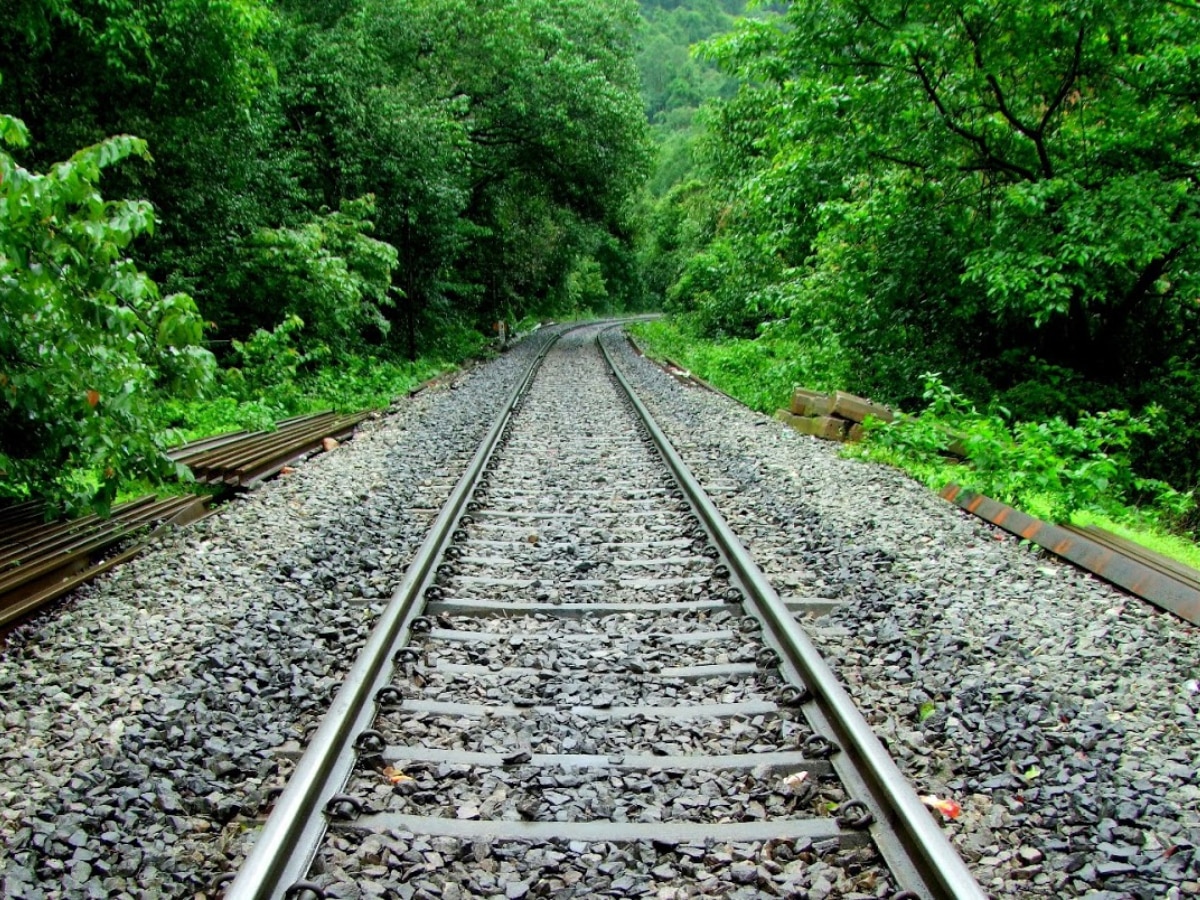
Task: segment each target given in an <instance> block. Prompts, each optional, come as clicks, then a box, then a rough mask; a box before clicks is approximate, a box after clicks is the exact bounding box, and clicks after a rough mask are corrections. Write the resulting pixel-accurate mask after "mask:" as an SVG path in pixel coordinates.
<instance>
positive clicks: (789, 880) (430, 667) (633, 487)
mask: <svg viewBox="0 0 1200 900" xmlns="http://www.w3.org/2000/svg"><path fill="white" fill-rule="evenodd" d="M596 330H597V329H596V328H591V329H589V331H590V332H591V333H590V334H588V333H582V334H581V333H580V332H574V333H571V334H568V335H567V336H566V337H564V338H562V339H561V340H560V341H559V343H558V344H557V345H554V346H552V347H547V348H546V350H544V351H543V356H544V364H543V365H542V367H541V370H540V371H538V370H537V363H535V365H534V367H533V368H531V370H530V372H529V374H528V375H527V377H526V379H525V381H524V383H523V384H522V385H521V386H520V387H519V388H518V389H517V390H516V391H515V392H514V394H513V395H512V396H510V397H509V398H508V399H507V400H506V401H504V403H503V405H502V411H501V413H500V415H499V418H498V419H497V420H496V422H495V423H494V424H493V425H492V428H491V430H490V431H489V434H488V436H487V437H486V438H485V440H484V442H483V443H482V444H481V446H480V448H479V450H478V451H477V453H476V455H475V457H474V459H473V460H472V462H471V464H470V465H469V466H468V469H467V471H466V473H465V474H464V476H463V478H462V480H461V481H460V483H459V484H458V486H457V487H456V488H455V490H454V492H453V493H452V495H451V497H450V499H449V501H448V502H447V504H446V506H445V507H444V508H443V509H442V511H441V513H440V514H439V516H438V518H437V520H436V521H435V523H434V525H433V527H432V529H431V530H430V532H429V535H428V537H427V539H426V541H425V543H424V544H423V545H422V547H421V549H420V550H419V551H418V552H417V554H416V556H415V557H414V559H413V561H412V563H411V565H410V566H409V568H408V570H407V571H406V572H405V573H404V575H403V578H402V580H401V582H400V585H399V587H398V588H397V590H396V593H395V595H394V596H393V599H392V601H391V602H390V603H389V605H388V607H387V608H386V610H385V611H384V612H383V613H382V615H381V616H380V619H379V622H378V624H377V626H376V630H375V631H374V633H373V634H372V636H371V637H370V638H369V639H368V641H367V644H366V646H365V647H364V649H363V651H362V654H361V655H360V656H359V658H358V659H357V660H356V662H355V663H354V665H353V666H352V668H351V670H350V672H349V674H348V676H347V678H346V681H345V682H344V684H343V686H342V687H341V689H340V691H339V692H338V694H337V695H336V697H335V698H334V699H333V701H332V704H331V707H330V710H329V713H328V715H327V716H326V718H325V719H324V720H323V721H322V723H321V724H320V726H319V727H318V728H317V730H316V732H315V733H314V734H313V735H312V737H311V740H310V741H309V745H308V747H307V749H306V750H305V751H304V753H303V755H302V756H300V757H299V759H298V761H297V762H296V763H295V769H294V771H293V772H292V775H291V778H290V780H289V782H288V784H287V785H286V787H284V788H283V790H282V792H281V793H280V794H279V796H278V798H277V799H276V800H275V801H274V807H273V809H272V811H271V814H270V817H269V819H268V820H267V823H266V825H265V826H264V828H263V830H262V831H261V833H260V834H259V835H258V836H257V839H256V841H255V843H254V846H253V848H252V850H251V852H250V854H249V856H248V857H247V859H246V861H245V863H244V865H243V867H242V868H241V870H240V872H239V873H237V875H236V876H230V877H228V878H224V879H221V880H222V881H223V882H225V896H226V897H227V898H230V900H232V898H237V900H246V898H278V897H295V898H314V900H315V898H321V897H351V896H367V895H370V896H401V897H406V896H441V897H449V896H457V897H473V896H504V897H509V898H514V900H519V898H522V897H526V896H530V897H533V896H557V897H560V898H566V897H591V896H647V895H650V896H660V897H661V896H678V897H683V896H694V895H697V894H699V893H704V894H707V895H713V896H726V897H740V896H745V897H751V896H765V895H770V896H783V897H788V896H791V897H801V896H807V892H808V891H810V890H817V891H819V890H824V891H825V892H826V894H828V893H830V891H835V892H837V893H838V894H839V895H842V896H846V895H854V894H860V895H863V896H875V897H893V898H901V897H956V898H968V897H969V898H974V900H979V898H982V897H983V893H982V891H981V890H980V889H979V887H978V885H977V884H976V883H975V882H974V880H973V879H972V878H971V876H970V874H969V873H968V872H967V870H966V868H965V866H964V865H963V863H962V861H961V860H960V859H959V858H958V856H957V855H956V854H955V853H954V852H953V850H952V849H951V848H950V845H949V843H948V842H947V841H946V839H945V837H944V836H943V835H942V833H941V831H940V829H939V828H938V826H937V824H936V823H935V822H934V821H933V819H932V818H931V817H930V814H929V811H928V810H926V809H925V808H924V807H923V806H922V805H921V802H920V801H919V800H918V799H917V797H916V795H915V793H914V792H913V790H912V788H911V787H910V786H909V785H908V783H907V782H906V781H905V780H904V779H903V777H902V776H901V775H900V773H899V771H898V770H897V769H896V767H895V765H894V763H892V762H891V760H890V759H889V758H888V757H887V755H886V753H885V752H884V750H883V748H882V746H881V745H880V743H879V741H878V740H877V739H875V738H874V736H873V735H872V734H871V732H870V729H869V727H868V726H867V724H866V722H865V721H864V720H863V719H862V716H861V715H859V714H858V713H857V712H855V711H854V710H853V707H852V706H851V705H850V702H849V699H848V697H847V696H846V694H845V692H844V691H843V690H842V689H841V688H840V687H839V686H838V685H837V683H836V679H835V678H834V677H833V675H832V673H831V672H830V671H829V669H828V667H827V666H825V664H824V663H823V662H822V661H821V660H820V658H819V657H818V656H817V654H816V651H815V650H814V649H813V647H812V645H811V643H809V642H807V640H806V638H805V637H804V636H803V634H802V633H801V632H800V631H799V626H798V625H797V624H796V622H795V619H794V616H793V614H792V612H791V611H790V610H788V609H787V607H786V606H785V605H784V604H783V603H782V602H781V601H780V599H779V597H778V596H777V595H776V594H775V593H774V591H773V590H772V589H771V587H770V585H769V584H767V583H766V580H765V578H764V577H763V575H762V573H761V572H760V571H759V570H758V569H757V567H756V566H755V565H754V563H753V562H752V561H751V560H750V558H749V556H748V554H747V553H746V551H745V550H744V548H741V545H740V544H739V543H738V542H737V540H736V538H734V537H733V536H732V532H731V531H730V529H729V527H728V525H726V524H724V521H723V519H721V517H720V515H719V514H718V513H717V512H716V509H715V507H714V506H713V505H712V503H711V502H710V501H709V500H708V499H707V497H706V496H705V495H704V492H703V491H702V490H701V489H700V487H699V485H698V484H697V483H696V481H695V479H694V478H692V477H691V475H690V473H689V471H688V470H687V468H686V466H685V465H684V464H683V463H682V461H681V460H680V459H679V457H678V455H677V454H675V453H674V451H673V449H672V448H671V447H670V445H669V443H667V442H666V440H665V438H664V437H663V436H662V432H661V431H660V430H659V429H658V428H657V426H656V425H655V424H654V423H653V421H652V420H651V419H650V418H649V416H648V414H647V412H646V410H645V408H644V407H643V406H642V405H641V403H640V401H639V400H638V399H637V398H636V397H635V396H634V395H633V393H632V390H631V389H630V387H629V385H628V383H627V382H626V381H625V380H624V378H623V377H622V376H621V375H620V373H618V372H616V371H615V370H614V369H612V368H611V367H612V362H611V360H609V359H608V357H607V356H606V355H602V352H601V350H600V348H599V346H598V344H597V342H596V341H594V340H593V338H594V337H595V334H596ZM535 373H536V377H535ZM581 398H586V402H587V416H586V418H584V419H581V418H580V415H579V410H580V400H581Z"/></svg>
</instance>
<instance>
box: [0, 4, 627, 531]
mask: <svg viewBox="0 0 1200 900" xmlns="http://www.w3.org/2000/svg"><path fill="white" fill-rule="evenodd" d="M5 12H6V15H5V28H4V29H3V30H2V31H0V112H2V113H3V114H4V115H3V118H0V141H2V143H0V179H2V180H0V502H3V501H4V500H8V501H16V500H21V499H24V498H27V497H38V498H44V499H47V500H49V501H50V503H51V509H52V510H53V509H57V508H60V507H64V506H65V507H66V508H68V509H70V510H72V511H83V510H86V509H89V508H95V509H98V510H100V511H104V509H105V508H106V507H107V506H108V505H109V503H110V502H111V500H112V499H113V497H114V496H115V494H116V492H117V490H118V489H119V486H120V485H121V484H122V483H124V482H127V481H130V480H139V479H144V480H148V481H149V482H151V483H153V482H161V481H163V480H170V479H172V478H174V477H176V476H177V475H178V473H177V472H176V470H175V467H173V466H171V465H170V464H169V463H168V462H167V461H166V460H165V458H164V457H163V456H162V454H161V452H160V451H161V449H162V448H163V447H164V446H165V445H166V444H167V443H169V442H171V441H173V440H177V439H179V438H180V437H184V436H195V435H196V434H198V433H202V432H205V431H212V430H221V429H223V428H226V427H244V426H251V427H255V426H262V425H264V424H267V423H269V422H270V421H272V420H273V419H275V418H278V417H280V416H284V415H289V414H292V413H296V412H302V411H305V410H306V409H309V408H312V407H314V406H328V405H336V406H339V407H341V408H343V409H355V408H362V407H364V406H374V405H382V404H386V402H387V401H388V400H389V399H390V398H391V397H394V396H395V395H396V394H397V393H400V392H402V391H403V390H404V389H406V388H407V387H410V386H411V385H412V384H413V383H415V382H416V381H419V380H421V379H423V378H425V377H428V376H429V375H430V374H433V373H435V372H437V371H439V370H440V369H442V368H444V367H445V366H447V365H450V364H453V363H455V362H457V361H460V360H462V359H463V358H464V357H465V356H468V355H471V354H474V353H477V352H479V351H480V350H481V348H482V347H483V345H484V342H485V338H486V336H488V335H491V334H492V333H493V332H492V328H493V326H494V324H495V323H497V322H501V321H503V322H506V323H507V324H508V325H509V326H512V325H515V324H516V323H517V322H519V321H521V320H522V319H525V318H526V317H530V316H569V315H578V314H584V313H588V312H592V311H595V312H612V311H619V310H622V309H625V308H628V307H631V306H634V305H636V304H638V303H640V302H642V299H643V297H642V294H641V292H640V289H639V276H638V271H637V262H636V256H635V253H634V250H633V240H632V239H633V234H634V227H633V219H632V209H633V199H634V197H635V195H636V191H637V190H638V188H639V187H640V185H641V184H642V183H643V182H644V180H645V177H646V175H647V173H648V171H649V167H650V161H651V145H650V143H649V141H648V138H647V134H648V129H647V123H646V119H645V115H644V110H643V105H642V100H641V95H640V91H639V81H638V73H637V69H636V67H635V63H634V56H635V47H636V43H635V42H636V32H637V27H638V23H639V18H638V10H637V7H636V5H635V4H633V3H632V2H627V0H337V2H333V3H329V2H321V3H314V2H309V0H229V2H227V0H102V2H101V0H14V2H12V3H9V4H7V6H6V9H5ZM134 136H136V137H134ZM80 148H84V149H80ZM64 160H65V162H64Z"/></svg>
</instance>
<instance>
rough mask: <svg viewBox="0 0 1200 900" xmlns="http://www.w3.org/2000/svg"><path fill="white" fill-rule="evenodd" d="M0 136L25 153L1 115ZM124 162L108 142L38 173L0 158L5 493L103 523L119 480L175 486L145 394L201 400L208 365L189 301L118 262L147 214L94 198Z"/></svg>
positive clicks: (19, 131) (127, 149)
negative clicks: (91, 515) (107, 173)
mask: <svg viewBox="0 0 1200 900" xmlns="http://www.w3.org/2000/svg"><path fill="white" fill-rule="evenodd" d="M0 138H2V141H3V144H4V145H5V146H7V147H11V148H20V147H24V146H26V145H27V144H28V132H27V130H26V129H25V126H24V124H23V123H22V122H21V121H20V120H18V119H14V118H12V117H10V116H3V115H0ZM131 156H140V157H143V158H147V153H146V145H145V143H144V142H143V141H140V140H138V139H137V138H132V137H129V136H121V137H114V138H110V139H108V140H106V141H103V142H101V143H99V144H96V145H93V146H91V147H87V148H85V149H83V150H80V151H79V152H77V153H75V154H74V155H73V156H72V157H71V158H70V159H69V160H67V161H66V162H64V163H59V164H57V165H55V166H53V167H52V168H51V169H50V170H49V171H48V172H47V173H45V174H37V173H34V172H31V171H29V170H27V169H25V168H23V167H22V166H20V165H18V164H17V162H16V160H15V159H14V157H13V156H12V155H11V153H10V152H8V151H7V150H3V149H0V495H3V496H6V497H9V498H22V497H26V496H29V495H30V494H32V495H33V496H35V497H41V498H45V499H48V500H50V501H51V503H52V504H53V503H63V504H65V505H66V506H67V507H68V508H69V509H72V510H77V511H78V510H83V509H88V508H96V509H99V510H101V511H103V510H105V509H107V507H108V505H109V504H110V503H111V502H112V500H113V498H114V496H115V495H116V491H117V488H118V485H119V484H120V483H121V482H122V481H123V480H127V479H130V478H136V477H146V478H150V479H152V480H156V481H161V480H163V479H166V478H170V477H174V476H176V475H177V474H179V472H178V470H177V467H176V466H175V465H174V464H173V463H171V462H170V460H168V459H167V458H166V457H165V456H164V455H163V453H162V447H163V440H164V438H163V435H161V434H158V433H156V432H155V431H154V429H153V428H152V427H151V425H150V417H149V406H150V404H151V402H152V397H151V394H152V391H153V390H154V389H155V388H156V387H170V388H171V389H172V390H175V391H178V392H182V391H186V390H191V391H195V390H199V389H201V388H203V386H204V385H205V384H206V383H207V382H208V381H209V380H210V378H211V375H212V371H213V360H212V357H211V355H210V354H208V352H207V351H205V350H202V349H201V348H200V347H199V346H198V344H199V342H200V338H201V328H202V323H201V320H200V317H199V316H198V314H197V311H196V307H195V305H194V304H193V302H192V301H191V299H190V298H189V297H187V296H185V295H182V294H173V295H170V296H165V297H164V296H162V295H161V294H160V293H159V291H158V288H157V286H156V285H155V283H154V282H153V281H152V280H151V279H150V278H149V277H148V276H147V275H146V274H145V273H144V272H141V271H139V270H138V269H137V267H136V266H135V265H134V263H133V261H132V260H131V259H130V258H129V257H128V255H127V254H128V249H129V246H130V244H131V242H132V241H133V240H134V239H135V238H136V237H138V236H139V235H141V234H147V233H149V232H151V231H152V229H153V227H154V214H153V211H152V209H151V207H150V205H149V204H148V203H146V202H145V201H134V200H117V201H106V200H105V199H104V198H103V197H102V196H101V194H100V191H99V188H98V187H97V183H98V181H99V178H100V173H101V171H102V170H103V169H105V168H106V167H108V166H111V165H113V164H115V163H117V162H119V161H121V160H123V159H126V158H128V157H131Z"/></svg>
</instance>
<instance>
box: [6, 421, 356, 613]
mask: <svg viewBox="0 0 1200 900" xmlns="http://www.w3.org/2000/svg"><path fill="white" fill-rule="evenodd" d="M369 415H370V413H369V412H364V413H356V414H353V415H339V414H337V413H333V412H323V413H316V414H313V415H306V416H297V417H295V418H292V419H285V420H284V421H282V422H280V423H279V426H278V428H277V430H275V431H269V432H268V431H253V432H251V431H237V432H232V433H229V434H221V435H217V436H215V437H211V438H205V439H203V440H198V441H193V442H191V443H187V444H184V445H182V446H180V447H176V448H174V449H172V450H170V451H168V452H167V455H168V456H169V457H170V458H171V459H173V460H174V461H175V462H179V463H183V464H185V465H187V466H188V467H189V468H190V469H191V470H192V472H193V474H194V476H195V478H196V481H197V482H199V483H200V484H204V485H208V486H210V487H220V488H223V489H226V490H232V489H236V488H249V487H253V486H254V485H256V484H258V483H259V482H261V481H262V480H264V479H266V478H269V477H270V476H272V475H274V474H276V473H278V472H279V471H281V470H282V469H283V467H284V466H286V465H289V464H291V463H294V462H296V461H298V460H299V459H300V458H302V457H304V456H307V455H308V454H310V453H312V452H314V451H315V450H318V449H320V448H321V446H322V443H323V441H324V440H325V439H326V438H334V439H336V440H344V439H346V438H347V437H349V436H350V435H352V434H353V433H354V429H355V428H356V427H357V426H358V424H359V423H361V422H362V421H363V420H364V419H365V418H367V417H368V416H369ZM214 499H216V498H214V497H211V496H207V495H205V496H198V495H194V494H188V495H183V496H176V497H167V498H165V499H161V500H159V499H156V498H154V497H152V496H147V497H141V498H138V499H136V500H131V501H129V502H127V503H123V504H120V505H119V506H116V507H115V508H114V509H113V510H112V515H111V516H109V517H107V518H101V517H99V516H95V515H90V516H84V517H82V518H78V519H69V520H57V521H51V522H47V521H46V507H45V506H44V505H43V504H41V503H38V502H35V501H30V502H26V503H21V504H17V505H15V506H12V507H9V508H8V509H5V510H2V511H0V627H3V626H7V625H10V624H12V623H13V622H15V621H17V620H18V619H20V618H22V617H24V616H27V615H29V614H30V613H31V612H33V611H35V610H37V609H38V608H40V607H42V606H44V605H45V604H47V603H49V602H50V601H52V600H55V599H57V598H59V597H61V596H63V595H64V594H67V593H68V592H70V591H72V590H74V589H75V588H76V587H78V586H79V585H81V584H83V583H84V582H86V581H89V580H90V579H92V578H95V577H97V576H98V575H100V574H102V573H104V572H107V571H108V570H109V569H111V568H113V567H114V566H116V565H119V564H120V563H122V562H125V561H127V560H129V559H131V558H132V557H133V556H136V555H137V554H138V553H140V552H141V551H142V550H144V549H145V548H146V547H147V546H149V544H150V543H151V542H152V541H153V540H154V539H155V538H156V537H157V536H158V535H160V534H161V533H162V531H163V530H164V529H165V528H169V527H171V526H177V525H184V524H187V523H188V522H192V521H195V520H196V519H197V518H200V517H201V516H203V515H204V514H205V513H206V511H207V509H208V506H209V504H210V503H212V502H213V501H214Z"/></svg>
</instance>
